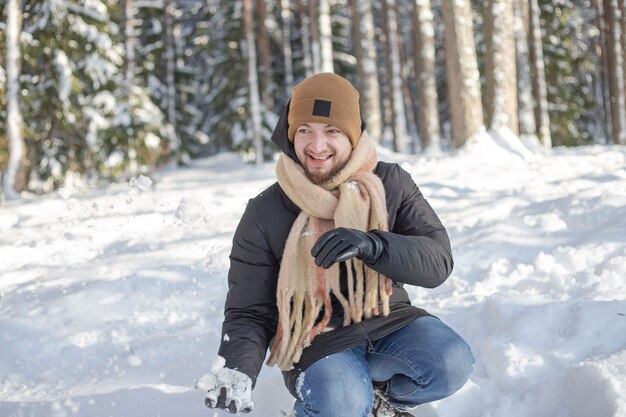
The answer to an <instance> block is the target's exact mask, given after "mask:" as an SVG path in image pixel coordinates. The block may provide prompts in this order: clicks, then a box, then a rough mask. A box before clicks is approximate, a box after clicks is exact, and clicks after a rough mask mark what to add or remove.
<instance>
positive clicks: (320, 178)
mask: <svg viewBox="0 0 626 417" xmlns="http://www.w3.org/2000/svg"><path fill="white" fill-rule="evenodd" d="M349 160H350V158H346V160H345V161H339V162H338V163H337V164H335V166H333V167H332V168H331V169H329V170H328V171H327V172H311V171H309V169H308V168H307V167H306V166H303V168H304V173H305V174H306V176H307V178H308V179H309V180H310V181H311V182H312V183H313V184H315V185H322V184H324V183H326V182H328V181H330V180H331V179H332V178H333V177H334V176H335V175H337V174H339V173H340V172H341V170H342V169H344V168H345V166H346V165H347V164H348V161H349ZM303 165H304V164H303Z"/></svg>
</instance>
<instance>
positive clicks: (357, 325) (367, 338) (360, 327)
mask: <svg viewBox="0 0 626 417" xmlns="http://www.w3.org/2000/svg"><path fill="white" fill-rule="evenodd" d="M356 327H357V329H359V331H360V332H361V336H363V339H365V341H366V342H367V351H368V352H373V351H374V345H373V344H372V340H371V339H370V338H369V336H368V335H367V332H366V331H365V329H363V326H361V323H356Z"/></svg>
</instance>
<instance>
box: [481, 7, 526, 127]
mask: <svg viewBox="0 0 626 417" xmlns="http://www.w3.org/2000/svg"><path fill="white" fill-rule="evenodd" d="M513 16H514V14H513V0H489V1H488V2H487V8H486V13H485V44H486V54H485V75H486V78H487V82H486V84H487V106H486V107H487V112H486V113H487V114H486V122H487V126H489V127H490V128H500V127H508V128H509V129H510V130H511V131H512V132H513V133H515V134H516V135H517V134H519V121H518V115H517V66H516V54H515V34H514V31H513V29H514V28H513V24H514V17H513Z"/></svg>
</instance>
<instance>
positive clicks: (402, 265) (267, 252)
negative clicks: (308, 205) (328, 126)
mask: <svg viewBox="0 0 626 417" xmlns="http://www.w3.org/2000/svg"><path fill="white" fill-rule="evenodd" d="M286 107H287V106H286ZM286 114H287V113H286V110H283V113H282V115H281V118H280V120H279V123H278V126H277V127H276V129H275V131H274V134H273V137H272V140H274V142H276V143H277V144H278V145H279V146H280V147H281V149H282V150H283V152H284V153H285V154H287V155H288V156H290V157H291V158H293V159H295V160H296V161H297V158H296V157H295V152H294V150H293V145H291V142H289V141H288V140H287V124H286V120H287V117H286ZM374 173H375V174H376V175H378V176H379V177H380V179H381V180H382V183H383V185H384V187H385V197H386V203H387V211H388V214H389V232H382V231H375V232H374V233H376V234H377V235H378V236H380V237H381V238H382V241H383V242H384V251H383V254H382V256H381V257H380V258H379V260H378V261H377V262H376V264H373V265H370V267H371V268H373V269H375V270H376V271H378V272H380V273H381V274H383V275H385V276H387V277H389V278H391V279H392V280H393V294H392V296H391V299H390V307H391V313H390V314H389V316H387V317H382V316H378V317H373V318H371V319H367V320H364V321H363V322H361V323H358V324H351V325H349V326H346V327H341V322H342V319H343V308H342V307H341V305H340V304H339V303H338V302H337V300H336V299H334V297H332V298H333V314H332V319H331V322H330V326H331V327H334V328H335V330H332V331H330V332H326V333H322V334H320V335H318V336H317V337H316V338H315V339H313V342H312V343H311V346H309V347H308V348H306V349H305V350H304V351H303V354H302V357H301V360H300V362H299V363H297V364H295V365H294V368H293V369H292V370H291V371H289V372H285V373H284V376H285V381H286V385H287V387H288V389H289V391H290V392H291V393H292V394H294V395H295V393H294V382H295V378H296V377H297V375H298V374H299V373H300V372H302V371H303V370H305V369H306V368H307V367H308V366H309V365H310V364H311V363H313V362H315V361H316V360H317V359H319V358H322V357H324V356H326V355H329V354H331V353H335V352H339V351H342V350H345V349H349V348H351V347H354V346H357V345H360V344H362V343H365V342H370V341H372V340H376V339H379V338H381V337H383V336H385V335H387V334H389V333H392V332H393V331H395V330H397V329H399V328H401V327H403V326H405V325H406V324H408V323H409V322H411V321H412V320H414V319H416V318H417V317H420V316H423V315H427V314H428V313H427V312H426V311H425V310H422V309H419V308H417V307H414V306H411V305H410V300H409V297H408V295H407V292H406V291H405V290H404V288H403V284H409V285H416V286H420V287H428V288H433V287H436V286H438V285H440V284H441V283H443V282H444V281H445V280H446V278H447V277H448V276H449V275H450V273H451V272H452V267H453V261H452V253H451V249H450V241H449V239H448V234H447V233H446V230H445V229H444V227H443V225H442V224H441V221H440V220H439V218H438V217H437V215H436V214H435V212H434V211H433V210H432V208H431V207H430V205H429V204H428V203H427V202H426V200H425V199H424V198H423V196H422V193H421V192H420V191H419V189H418V187H417V186H416V185H415V183H414V182H413V180H412V179H411V176H410V175H409V174H408V173H407V172H406V171H404V170H403V169H402V168H401V167H400V166H398V165H397V164H389V163H384V162H379V163H378V165H377V167H376V169H375V170H374ZM299 213H300V209H299V207H298V206H296V205H295V204H294V203H293V202H292V201H291V200H290V199H289V198H288V197H287V195H286V194H285V193H284V192H283V190H282V189H281V188H280V186H279V185H278V183H274V184H273V185H271V186H270V187H269V188H267V189H266V190H264V191H263V192H261V194H259V195H258V196H257V197H255V198H253V199H251V200H250V201H249V203H248V205H247V207H246V210H245V212H244V214H243V217H242V218H241V221H240V223H239V226H238V227H237V230H236V232H235V236H234V239H233V248H232V252H231V255H230V262H231V264H230V270H229V274H228V288H229V290H228V295H227V297H226V305H225V308H224V316H225V317H224V323H223V326H222V342H221V345H220V348H219V355H220V356H222V357H224V358H225V359H226V366H227V367H229V368H233V369H238V370H239V371H241V372H243V373H245V374H247V375H248V376H250V378H251V379H252V381H253V384H254V383H255V382H256V377H257V375H258V374H259V372H260V370H261V366H262V365H263V361H264V359H265V355H266V353H267V349H268V347H269V346H270V343H271V341H272V339H273V337H274V334H275V331H276V327H277V323H278V311H277V307H276V286H277V282H278V272H279V269H280V262H281V258H282V254H283V249H284V246H285V242H286V240H287V236H288V234H289V231H290V230H291V226H292V224H293V222H294V221H295V219H296V217H297V216H298V214H299ZM342 278H343V277H342ZM341 281H342V283H345V279H342V280H341Z"/></svg>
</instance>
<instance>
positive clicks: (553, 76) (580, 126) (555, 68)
mask: <svg viewBox="0 0 626 417" xmlns="http://www.w3.org/2000/svg"><path fill="white" fill-rule="evenodd" d="M533 1H535V0H533ZM539 5H540V11H541V21H540V22H541V23H540V26H539V27H538V26H537V25H535V24H534V23H533V21H532V20H531V23H533V26H534V27H533V29H532V30H533V31H537V30H540V29H541V31H542V32H543V38H542V41H543V48H542V51H543V54H544V60H545V77H546V82H547V102H548V103H549V118H550V129H551V139H552V143H553V144H554V145H582V144H586V143H590V142H591V141H592V139H593V136H592V132H594V131H595V128H594V125H595V123H596V120H595V119H596V117H595V115H594V107H595V100H594V94H593V84H592V79H593V73H594V58H593V51H591V50H590V48H589V38H588V35H587V34H588V33H590V30H589V29H588V28H587V27H586V26H587V25H588V22H589V21H591V20H592V19H591V17H590V16H586V15H585V14H586V13H589V11H588V10H586V9H585V8H582V7H576V4H575V3H574V2H572V1H569V0H563V1H561V0H559V1H558V2H557V1H554V2H553V1H549V0H541V1H539ZM533 8H534V7H533V3H532V2H531V10H532V9H533ZM531 13H533V12H532V11H531ZM535 51H538V49H537V48H535ZM535 58H536V59H538V58H537V57H535ZM536 68H537V67H536ZM538 116H540V115H538ZM537 120H538V125H539V126H538V127H539V130H540V134H541V128H542V126H544V124H545V123H546V122H545V121H543V120H542V119H541V118H539V117H538V119H537ZM541 140H542V141H543V140H544V138H543V137H541Z"/></svg>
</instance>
